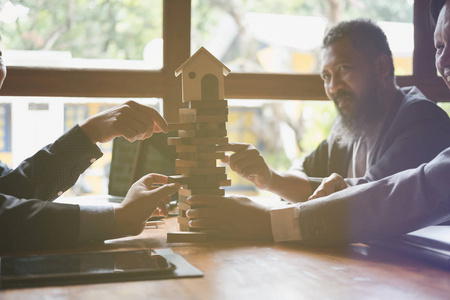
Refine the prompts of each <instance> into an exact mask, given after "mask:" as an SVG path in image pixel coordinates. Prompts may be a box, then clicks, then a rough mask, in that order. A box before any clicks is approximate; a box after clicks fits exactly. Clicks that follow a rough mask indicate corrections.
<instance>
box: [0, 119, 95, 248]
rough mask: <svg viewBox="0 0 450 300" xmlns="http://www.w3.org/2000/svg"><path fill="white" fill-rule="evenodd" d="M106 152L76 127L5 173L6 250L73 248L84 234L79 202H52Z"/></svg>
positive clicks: (0, 240)
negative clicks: (80, 226)
mask: <svg viewBox="0 0 450 300" xmlns="http://www.w3.org/2000/svg"><path fill="white" fill-rule="evenodd" d="M101 155H102V153H101V151H100V149H98V147H97V146H95V145H93V144H92V143H91V142H90V141H89V140H88V138H87V137H86V136H85V135H84V133H83V132H82V130H81V128H79V127H78V126H75V127H74V128H73V129H71V130H69V131H68V132H67V133H66V134H64V135H63V136H62V137H61V138H59V139H58V140H57V141H56V142H55V143H53V144H51V145H48V146H46V147H44V148H43V149H41V150H39V151H38V152H37V153H36V154H35V155H34V156H32V157H30V158H28V159H27V160H25V161H24V162H22V163H21V164H20V165H19V166H18V167H17V168H16V169H14V170H12V171H10V172H8V173H7V174H6V175H3V176H1V177H0V249H1V250H2V251H16V250H26V249H39V248H53V247H72V246H74V245H75V243H76V241H77V238H78V234H79V223H80V208H79V206H78V205H69V204H58V203H52V202H51V201H52V200H54V199H56V198H57V197H58V196H59V195H60V194H61V193H62V192H64V191H66V190H67V189H68V188H69V187H71V186H72V185H73V184H74V183H75V182H76V180H77V178H78V176H79V175H80V174H81V173H82V172H84V171H85V170H86V168H88V167H89V166H90V165H91V164H92V162H94V161H95V160H96V159H97V158H99V157H101Z"/></svg>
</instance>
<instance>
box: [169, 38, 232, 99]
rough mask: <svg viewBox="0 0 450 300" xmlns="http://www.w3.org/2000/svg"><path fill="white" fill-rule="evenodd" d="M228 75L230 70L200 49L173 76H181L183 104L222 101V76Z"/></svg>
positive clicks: (206, 51) (202, 48)
mask: <svg viewBox="0 0 450 300" xmlns="http://www.w3.org/2000/svg"><path fill="white" fill-rule="evenodd" d="M229 73H230V69H228V68H227V67H226V66H225V65H224V64H223V63H222V62H220V60H218V59H217V58H215V57H214V55H212V54H211V53H210V52H209V51H208V50H206V49H205V48H204V47H201V48H200V49H199V50H198V51H197V52H195V54H194V55H192V56H191V57H190V58H189V59H188V60H186V61H185V62H184V63H183V64H182V65H181V66H180V67H179V68H178V69H177V70H176V71H175V76H177V77H178V76H179V75H180V74H181V84H182V90H183V96H182V97H183V98H182V99H183V102H187V101H196V100H223V99H224V76H227V75H228V74H229Z"/></svg>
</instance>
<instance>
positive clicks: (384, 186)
mask: <svg viewBox="0 0 450 300" xmlns="http://www.w3.org/2000/svg"><path fill="white" fill-rule="evenodd" d="M298 207H299V208H300V212H299V223H300V230H301V234H302V241H303V242H304V243H307V244H342V243H353V242H367V241H371V240H378V239H383V238H387V237H392V236H398V235H402V234H405V233H408V232H411V231H414V230H417V229H419V228H422V227H425V226H429V225H436V224H440V223H443V222H445V221H448V220H450V148H447V149H446V150H445V151H443V152H442V153H441V154H439V155H438V156H437V157H436V158H434V159H433V160H432V161H431V162H430V163H428V164H422V165H421V166H419V167H418V168H415V169H410V170H406V171H403V172H400V173H397V174H395V175H392V176H389V177H386V178H384V179H382V180H379V181H374V182H370V183H366V184H361V185H358V186H355V187H351V188H348V189H345V190H343V191H340V192H337V193H334V194H332V195H330V196H327V197H324V198H319V199H317V200H312V201H308V202H304V203H301V204H298Z"/></svg>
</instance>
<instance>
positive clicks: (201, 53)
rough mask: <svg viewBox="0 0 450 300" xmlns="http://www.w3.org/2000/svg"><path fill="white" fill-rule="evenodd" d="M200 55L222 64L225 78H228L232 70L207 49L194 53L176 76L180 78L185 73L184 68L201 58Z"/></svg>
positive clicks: (176, 72)
mask: <svg viewBox="0 0 450 300" xmlns="http://www.w3.org/2000/svg"><path fill="white" fill-rule="evenodd" d="M200 55H207V56H208V57H209V58H211V60H213V61H214V62H216V63H217V64H220V65H221V66H222V67H223V76H227V75H228V74H229V73H230V72H231V70H230V69H228V67H227V66H225V65H224V64H223V63H222V62H221V61H220V60H218V59H217V58H216V57H215V56H214V55H212V54H211V53H210V52H209V51H208V50H206V48H205V47H201V48H200V49H198V50H197V52H195V53H194V55H192V56H191V57H190V58H189V59H187V60H186V61H185V62H184V63H183V64H182V65H181V66H180V67H179V68H178V69H177V70H176V71H175V76H177V77H178V75H180V74H181V73H183V68H184V67H185V66H187V65H188V64H190V63H191V62H193V61H195V60H196V57H199V56H200Z"/></svg>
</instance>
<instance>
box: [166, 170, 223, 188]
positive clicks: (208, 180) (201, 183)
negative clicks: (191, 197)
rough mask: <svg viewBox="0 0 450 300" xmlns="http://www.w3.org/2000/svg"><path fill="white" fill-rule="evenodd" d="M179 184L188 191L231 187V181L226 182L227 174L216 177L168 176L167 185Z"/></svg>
mask: <svg viewBox="0 0 450 300" xmlns="http://www.w3.org/2000/svg"><path fill="white" fill-rule="evenodd" d="M173 182H179V183H180V184H181V185H186V186H187V187H188V188H189V189H199V188H200V189H211V188H219V187H220V186H228V183H229V185H231V180H229V179H228V180H227V174H216V175H197V176H194V175H192V176H186V175H172V176H169V183H173Z"/></svg>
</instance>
